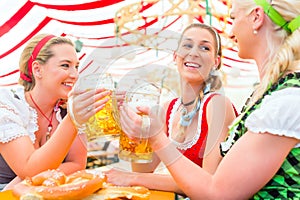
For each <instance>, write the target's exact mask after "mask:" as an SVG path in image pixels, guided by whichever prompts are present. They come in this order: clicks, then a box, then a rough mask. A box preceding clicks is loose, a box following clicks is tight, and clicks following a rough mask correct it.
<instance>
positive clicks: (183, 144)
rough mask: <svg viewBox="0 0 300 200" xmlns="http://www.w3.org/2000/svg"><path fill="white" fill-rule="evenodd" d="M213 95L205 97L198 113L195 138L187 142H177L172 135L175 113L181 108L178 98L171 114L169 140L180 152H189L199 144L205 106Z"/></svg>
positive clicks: (208, 94)
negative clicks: (188, 150)
mask: <svg viewBox="0 0 300 200" xmlns="http://www.w3.org/2000/svg"><path fill="white" fill-rule="evenodd" d="M212 94H213V93H207V94H206V95H205V96H204V97H203V102H202V103H201V105H200V109H199V113H198V126H197V131H196V134H195V135H194V137H193V138H192V139H191V140H190V141H187V142H177V141H176V140H174V139H173V138H172V134H173V121H174V117H175V113H176V111H177V110H178V108H179V106H180V105H181V100H180V98H178V99H177V100H176V102H175V103H174V105H173V108H172V110H171V113H170V118H169V123H168V130H169V139H170V140H171V142H172V143H173V144H175V145H176V146H177V148H178V149H180V150H187V149H189V148H191V147H192V146H193V145H194V144H196V143H197V141H198V139H199V138H200V136H201V122H202V113H203V106H204V104H205V102H206V100H207V98H208V97H209V96H210V95H212Z"/></svg>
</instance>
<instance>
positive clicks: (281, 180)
mask: <svg viewBox="0 0 300 200" xmlns="http://www.w3.org/2000/svg"><path fill="white" fill-rule="evenodd" d="M289 87H300V73H293V74H288V75H287V76H284V77H282V78H281V79H279V81H278V82H277V83H275V84H273V85H272V86H271V87H270V88H269V89H268V90H267V91H266V92H265V93H264V95H263V96H262V97H261V98H260V99H259V100H258V101H257V102H256V103H255V104H254V105H253V106H251V107H244V108H243V109H242V112H243V113H244V115H241V116H242V117H241V118H240V119H237V120H236V123H234V124H233V126H232V127H231V128H230V131H229V132H230V135H229V137H228V138H227V141H226V142H224V143H222V144H221V147H220V148H221V154H222V155H223V156H224V155H225V154H226V153H227V152H228V151H229V149H230V148H231V146H232V145H233V144H234V143H235V142H236V141H237V140H238V139H239V138H240V137H241V136H242V135H243V134H245V133H246V132H247V128H246V127H245V121H246V119H247V117H248V116H249V115H250V114H251V113H252V112H253V111H254V110H256V109H258V108H259V107H260V105H261V102H262V100H263V99H264V97H265V96H266V95H270V94H271V93H272V92H274V91H278V90H281V89H285V88H289ZM230 141H231V142H230ZM225 143H226V144H225ZM251 199H300V148H293V149H292V150H291V151H290V153H289V154H288V156H287V157H286V159H285V160H284V162H283V164H282V166H281V167H280V169H279V170H278V172H277V173H276V175H275V176H274V177H273V178H272V179H271V180H270V181H269V182H268V183H267V184H266V185H265V186H264V187H263V188H262V189H261V190H260V191H259V192H257V193H256V194H255V195H254V196H253V197H252V198H251Z"/></svg>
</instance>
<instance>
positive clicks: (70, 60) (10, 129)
mask: <svg viewBox="0 0 300 200" xmlns="http://www.w3.org/2000/svg"><path fill="white" fill-rule="evenodd" d="M19 65H20V79H19V84H20V85H19V86H17V87H14V88H0V93H1V99H0V186H2V188H3V187H4V186H5V185H6V184H8V183H9V182H11V181H12V180H13V179H14V178H15V179H14V182H17V181H19V180H22V179H24V178H25V177H27V176H30V177H31V176H34V175H36V174H38V173H39V172H42V171H45V170H47V169H59V170H61V171H62V172H64V173H65V174H67V175H68V174H71V173H73V172H75V171H78V170H81V169H85V167H86V156H87V148H86V136H85V134H81V133H82V131H78V130H77V128H76V126H75V124H74V122H73V120H72V118H71V116H69V114H68V113H66V109H63V106H64V104H65V103H66V102H65V100H66V99H67V98H68V94H69V93H70V91H71V90H72V87H73V85H74V84H75V82H76V80H77V79H78V75H79V73H78V66H79V60H78V58H77V55H76V50H75V47H74V45H73V43H72V42H71V41H70V40H69V39H67V38H64V37H56V36H54V35H47V34H40V35H37V36H35V37H33V38H32V39H31V40H30V41H29V43H28V44H27V46H26V47H25V49H24V50H23V52H22V55H21V58H20V62H19ZM70 95H72V97H73V96H74V95H76V97H75V96H74V98H73V101H74V104H73V108H72V109H74V110H75V111H76V113H78V114H77V116H76V119H77V120H78V121H81V122H85V121H87V119H88V118H89V117H90V116H92V115H93V114H94V113H96V112H97V111H99V110H100V109H101V108H102V107H103V105H104V103H105V102H106V101H107V100H106V99H105V98H104V99H102V100H100V101H97V102H96V100H97V99H100V98H103V97H105V96H106V95H107V92H104V91H103V90H102V89H99V90H95V91H88V92H84V91H73V92H71V93H70ZM93 96H94V97H95V98H91V97H93ZM69 98H70V97H69ZM87 108H94V109H87ZM14 182H12V183H11V184H10V185H13V183H14ZM2 188H0V189H2Z"/></svg>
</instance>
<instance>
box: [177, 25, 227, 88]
mask: <svg viewBox="0 0 300 200" xmlns="http://www.w3.org/2000/svg"><path fill="white" fill-rule="evenodd" d="M191 28H200V29H205V30H207V31H209V32H210V33H211V34H212V36H213V38H214V47H215V55H216V56H220V63H219V65H218V66H217V67H216V70H219V69H220V68H221V66H222V62H221V59H222V42H221V37H220V35H219V34H218V32H217V31H216V30H215V29H214V28H213V27H212V26H210V25H207V24H201V23H193V24H190V25H189V26H187V27H186V28H185V29H184V30H183V32H182V34H181V36H180V39H179V42H178V44H180V43H181V41H182V38H183V35H184V33H185V32H186V31H187V30H189V29H191ZM178 46H179V45H178ZM205 84H206V85H207V84H210V91H216V90H218V89H220V88H221V87H222V80H221V78H220V77H219V76H218V75H213V74H210V76H209V77H208V79H207V80H206V81H205Z"/></svg>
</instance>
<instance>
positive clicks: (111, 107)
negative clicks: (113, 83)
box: [85, 91, 121, 141]
mask: <svg viewBox="0 0 300 200" xmlns="http://www.w3.org/2000/svg"><path fill="white" fill-rule="evenodd" d="M85 133H86V134H87V138H88V141H92V140H94V139H97V138H99V137H103V136H104V137H106V139H110V138H113V137H117V136H119V135H120V133H121V126H120V124H119V116H118V110H117V102H116V99H115V98H114V94H113V91H111V95H110V96H109V100H108V102H106V104H105V106H104V107H103V108H102V109H101V110H100V111H99V112H97V113H96V114H95V115H94V116H92V117H91V118H90V119H89V120H88V122H87V123H86V131H85Z"/></svg>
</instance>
